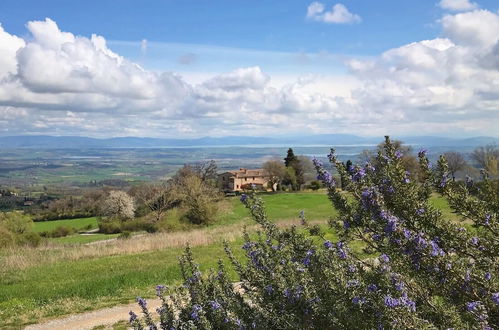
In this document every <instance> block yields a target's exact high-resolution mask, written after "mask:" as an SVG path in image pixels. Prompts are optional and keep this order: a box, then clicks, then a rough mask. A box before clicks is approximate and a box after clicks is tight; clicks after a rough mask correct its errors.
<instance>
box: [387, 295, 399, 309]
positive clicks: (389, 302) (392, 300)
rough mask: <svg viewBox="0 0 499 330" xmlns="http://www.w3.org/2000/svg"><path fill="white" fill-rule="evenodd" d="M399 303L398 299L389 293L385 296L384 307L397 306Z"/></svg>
mask: <svg viewBox="0 0 499 330" xmlns="http://www.w3.org/2000/svg"><path fill="white" fill-rule="evenodd" d="M399 305H400V301H399V300H398V299H397V298H393V297H392V296H390V295H387V296H385V306H386V307H391V308H394V307H397V306H399Z"/></svg>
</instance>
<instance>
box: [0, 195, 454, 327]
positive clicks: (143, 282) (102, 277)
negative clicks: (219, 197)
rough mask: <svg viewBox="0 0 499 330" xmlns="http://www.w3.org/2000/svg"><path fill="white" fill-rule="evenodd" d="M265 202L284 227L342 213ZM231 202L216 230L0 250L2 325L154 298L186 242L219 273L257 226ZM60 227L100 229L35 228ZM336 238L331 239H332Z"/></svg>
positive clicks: (319, 203)
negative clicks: (302, 218)
mask: <svg viewBox="0 0 499 330" xmlns="http://www.w3.org/2000/svg"><path fill="white" fill-rule="evenodd" d="M262 197H263V199H264V202H265V205H266V208H267V212H268V215H269V219H271V220H273V221H275V222H277V223H282V224H285V225H290V224H293V223H298V214H299V212H300V211H301V210H303V211H304V212H305V215H306V217H307V219H308V220H310V221H314V222H315V221H322V222H323V223H325V222H326V221H327V219H329V218H330V217H332V216H334V215H335V214H336V211H335V210H334V209H333V208H332V207H331V203H330V202H329V200H328V199H327V196H326V195H325V192H324V191H322V192H318V193H315V192H314V193H312V192H310V193H308V192H301V193H282V194H264V195H262ZM432 201H433V203H434V205H435V206H436V207H438V208H440V209H441V211H442V212H443V213H444V215H445V216H446V217H447V218H449V217H451V218H452V219H455V218H456V216H455V215H454V214H452V213H451V210H450V208H449V206H448V204H447V203H446V201H445V200H444V199H443V198H441V197H439V196H437V195H434V196H433V197H432ZM226 202H227V203H226V206H225V207H224V209H223V210H222V211H221V215H220V220H219V223H217V224H216V225H213V226H209V227H202V228H198V229H194V230H190V231H185V232H176V233H160V234H145V235H137V236H135V237H131V238H129V239H126V240H121V239H118V240H114V241H110V242H105V243H104V244H99V245H84V243H89V242H91V241H94V240H98V239H106V238H110V237H115V236H116V235H103V234H97V235H76V236H68V237H64V238H58V239H56V240H58V241H59V242H60V243H64V245H59V244H55V245H54V244H53V245H51V246H45V247H40V248H32V249H23V250H22V251H19V250H18V251H11V250H6V251H0V264H2V263H3V265H2V266H1V267H0V324H2V325H3V326H5V327H19V326H22V325H26V324H31V323H37V322H39V321H41V320H44V319H48V318H55V317H59V316H61V315H66V314H72V313H79V312H83V311H87V310H92V309H99V308H103V307H108V306H113V305H117V304H123V303H128V302H131V301H133V300H134V299H135V297H137V296H143V297H152V296H153V295H154V287H155V286H156V285H157V284H165V285H174V284H178V283H179V282H180V280H181V276H180V271H179V266H178V257H179V256H180V255H181V254H182V252H183V250H184V248H185V244H186V242H189V243H190V244H191V245H192V247H193V252H194V256H195V258H196V261H197V262H198V263H199V264H200V265H201V267H202V270H205V271H206V270H208V269H209V268H213V267H215V266H216V263H217V260H218V258H219V257H220V258H222V259H224V260H225V253H224V251H223V246H222V240H227V241H228V242H229V244H230V246H231V247H233V250H234V252H235V253H236V255H239V256H242V254H243V250H242V249H241V248H240V247H241V245H242V239H241V231H242V228H243V225H248V226H251V225H252V223H251V221H250V219H249V217H248V212H247V210H246V209H245V208H244V207H243V205H241V203H240V202H239V199H238V198H237V197H235V198H229V199H227V201H226ZM56 222H59V223H70V224H74V225H77V226H79V227H75V228H83V227H85V226H87V225H89V224H92V225H95V224H96V219H95V218H88V219H74V220H60V221H50V222H47V223H37V224H35V225H36V226H38V227H36V228H37V230H38V231H43V230H49V229H50V228H54V224H53V223H56ZM40 226H46V227H40ZM50 226H52V227H50ZM49 227H50V228H49ZM42 228H43V229H42ZM249 230H255V227H254V226H253V227H249ZM334 236H335V235H334V233H332V234H329V236H328V238H334ZM354 248H356V249H361V248H362V246H361V245H360V244H359V245H358V246H355V247H354ZM214 256H216V257H215V258H214Z"/></svg>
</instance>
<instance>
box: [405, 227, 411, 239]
mask: <svg viewBox="0 0 499 330" xmlns="http://www.w3.org/2000/svg"><path fill="white" fill-rule="evenodd" d="M411 236H412V233H411V231H410V230H409V229H404V237H405V238H406V239H410V238H411Z"/></svg>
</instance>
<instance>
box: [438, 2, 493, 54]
mask: <svg viewBox="0 0 499 330" xmlns="http://www.w3.org/2000/svg"><path fill="white" fill-rule="evenodd" d="M441 23H442V27H443V33H444V35H446V36H448V37H449V38H450V39H452V40H453V41H455V42H457V43H460V44H463V45H466V46H471V47H491V46H494V45H495V44H496V43H497V41H498V40H499V15H497V14H494V13H492V12H490V11H488V10H476V11H472V12H467V13H461V14H457V15H446V16H444V17H443V18H442V20H441Z"/></svg>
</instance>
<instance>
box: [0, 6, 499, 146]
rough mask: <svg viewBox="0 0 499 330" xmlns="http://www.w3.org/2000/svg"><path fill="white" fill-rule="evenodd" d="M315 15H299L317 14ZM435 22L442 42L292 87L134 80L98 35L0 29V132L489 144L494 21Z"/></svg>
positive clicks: (263, 80) (251, 81)
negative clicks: (445, 139)
mask: <svg viewBox="0 0 499 330" xmlns="http://www.w3.org/2000/svg"><path fill="white" fill-rule="evenodd" d="M319 5H320V4H319ZM321 8H323V7H320V6H318V5H317V6H316V7H315V9H314V8H312V9H310V8H309V12H311V13H322V14H323V15H324V14H325V13H324V9H321ZM439 22H440V24H441V27H442V33H441V37H439V38H436V39H432V40H423V41H418V42H413V43H410V44H406V45H402V46H401V47H398V48H394V49H389V50H387V51H386V52H384V53H383V54H380V55H379V56H376V57H372V58H370V59H367V60H366V59H352V60H350V61H349V62H348V65H349V68H350V70H351V74H348V75H346V74H343V75H339V74H338V75H326V74H323V75H309V76H305V77H302V78H300V79H296V77H292V78H290V76H285V75H282V76H275V75H274V76H273V75H269V74H268V73H266V72H264V71H263V70H262V69H261V68H260V67H258V66H252V67H245V68H238V69H235V70H233V71H231V72H228V73H223V74H216V75H212V76H211V77H209V78H206V76H204V75H203V76H202V77H201V78H198V79H197V81H195V82H193V83H187V82H186V81H184V79H183V78H182V77H181V76H179V75H178V74H175V73H170V72H163V73H156V72H152V71H148V70H145V69H143V68H142V67H140V66H139V65H137V64H135V63H133V62H131V61H129V60H128V59H126V58H124V57H122V56H120V55H119V54H116V53H115V52H113V51H112V50H110V49H109V48H108V47H107V43H106V40H105V39H104V37H102V36H96V35H92V36H91V37H89V38H87V37H82V36H76V35H73V34H71V33H68V32H63V31H60V29H59V28H58V27H57V24H56V23H55V22H53V21H51V20H49V19H47V20H45V21H41V22H30V23H28V25H27V26H28V31H29V32H30V34H31V36H32V37H29V38H27V39H26V40H23V39H21V38H19V37H17V36H14V35H11V34H9V33H8V32H5V31H4V30H3V29H1V28H0V54H2V56H1V57H0V134H4V135H14V134H25V133H38V134H75V133H76V134H81V135H92V136H116V135H127V134H133V135H139V136H140V135H141V136H179V135H183V136H186V135H193V136H200V135H201V136H203V135H233V134H238V135H241V134H248V135H259V134H261V135H266V134H268V135H271V134H275V133H276V132H282V133H285V132H303V131H304V130H305V131H306V132H308V133H327V132H348V133H357V134H377V135H382V134H386V133H390V134H402V133H403V134H411V133H416V134H421V133H425V134H431V133H432V132H433V133H434V132H439V133H442V134H444V133H449V134H452V133H453V132H459V134H461V133H463V132H464V133H465V132H467V131H468V132H470V134H492V133H491V132H494V129H496V128H495V126H496V124H497V122H498V120H499V36H498V35H497V34H496V33H494V31H498V30H499V15H498V14H496V13H493V12H490V11H486V10H476V11H472V12H466V13H458V14H455V15H446V16H444V17H443V18H442V19H441V20H439ZM196 65H197V64H196ZM464 133H463V134H464ZM456 134H457V133H456Z"/></svg>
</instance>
